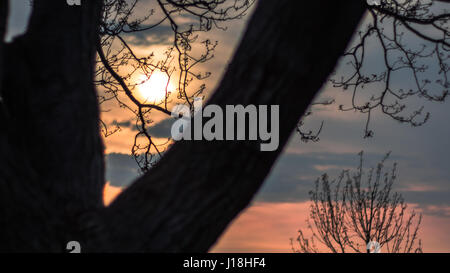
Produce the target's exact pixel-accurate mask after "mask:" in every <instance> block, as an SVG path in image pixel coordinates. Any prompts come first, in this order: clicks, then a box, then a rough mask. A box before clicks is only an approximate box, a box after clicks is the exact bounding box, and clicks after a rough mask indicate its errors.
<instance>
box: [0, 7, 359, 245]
mask: <svg viewBox="0 0 450 273" xmlns="http://www.w3.org/2000/svg"><path fill="white" fill-rule="evenodd" d="M5 2H6V1H4V0H2V2H1V3H2V5H1V6H0V10H1V11H2V12H0V14H2V13H3V3H5ZM100 2H101V1H82V5H81V6H80V7H69V6H67V5H66V4H65V1H60V0H35V1H34V8H33V13H32V17H31V21H30V25H29V29H28V31H27V33H26V34H25V35H23V36H21V37H19V38H17V39H15V40H14V42H12V43H11V44H6V45H5V44H4V43H1V50H0V64H1V66H0V75H2V78H3V82H2V84H1V90H3V91H2V97H3V98H4V102H3V103H2V105H1V107H2V109H4V110H5V111H3V112H1V114H0V115H1V116H0V119H1V120H5V123H4V124H2V127H3V128H2V130H1V133H0V166H1V167H0V198H1V199H0V213H1V215H0V217H1V218H0V251H55V252H57V251H64V249H65V246H66V243H67V242H68V241H71V240H78V241H80V242H81V245H82V250H83V251H93V252H98V251H107V252H113V251H120V252H131V251H163V252H177V251H195V252H202V251H207V250H208V249H209V248H210V247H211V246H212V245H213V244H214V242H215V241H216V240H217V238H218V237H219V236H220V234H221V233H222V232H223V230H224V229H225V228H226V227H227V225H228V224H229V223H230V221H231V220H232V219H233V218H234V217H235V216H236V215H237V214H238V213H239V212H240V211H242V210H243V209H244V208H245V207H246V206H247V205H248V204H249V202H250V201H251V199H252V197H253V196H254V195H255V193H256V192H257V191H258V189H259V188H260V186H261V184H262V182H263V181H264V178H265V177H266V176H267V174H268V173H269V171H270V169H271V167H272V165H273V164H274V162H275V160H276V158H277V157H278V155H279V154H280V153H281V151H282V148H283V147H284V146H285V144H286V142H287V140H288V138H289V136H290V134H291V132H292V131H293V130H294V128H295V127H296V125H297V122H298V120H299V119H300V117H301V116H302V114H303V113H304V112H305V110H306V109H307V107H308V105H309V104H310V102H311V101H312V99H313V98H314V96H315V95H316V94H317V92H318V91H319V90H320V88H321V86H322V85H323V84H324V82H325V81H326V79H327V77H328V75H329V74H330V73H331V72H332V70H333V68H334V66H335V64H336V62H337V60H338V58H339V56H340V54H341V53H342V52H343V51H344V49H345V47H346V45H347V43H348V42H349V40H350V38H351V35H352V34H353V32H354V30H355V28H356V27H357V24H358V22H359V20H360V18H361V16H362V14H363V13H364V7H365V3H364V2H365V1H361V0H351V1H326V0H317V1H290V0H278V1H260V2H259V3H258V6H257V7H256V10H255V13H254V15H253V17H252V18H251V20H250V23H249V26H248V29H247V30H246V32H245V34H244V36H243V40H242V41H241V43H240V45H239V48H238V50H237V52H236V54H235V56H234V57H233V61H232V62H231V64H230V65H229V67H228V70H227V72H226V73H225V76H224V78H223V79H222V81H221V83H220V85H219V87H218V88H217V90H216V91H215V93H214V95H213V97H212V98H211V100H210V102H209V103H213V104H218V105H221V106H224V105H227V104H232V105H236V104H243V105H248V104H256V105H261V104H265V105H274V104H278V105H280V145H279V149H278V150H277V151H275V152H260V151H259V143H256V142H231V141H219V142H203V141H196V142H179V143H177V144H175V145H174V146H173V147H172V148H171V149H170V150H169V151H168V152H167V154H166V155H165V156H164V157H163V158H162V160H161V161H160V162H159V163H158V164H157V165H156V166H155V167H154V168H153V169H152V170H151V171H150V172H148V173H147V174H145V175H144V176H142V177H140V178H139V179H138V180H137V181H135V182H134V183H133V185H132V186H130V187H129V188H127V189H126V190H125V191H124V192H123V193H122V194H121V195H120V196H119V197H118V198H117V199H116V201H114V202H113V203H112V204H111V205H110V206H109V207H103V205H102V202H101V200H102V196H101V195H102V187H103V186H104V176H103V175H104V167H103V145H102V142H101V139H100V136H99V130H98V115H99V114H98V105H97V100H96V96H95V89H94V87H93V85H92V80H93V65H94V58H95V54H94V49H95V44H96V39H97V28H98V23H99V22H98V19H99V17H100V16H99V13H100V10H101V3H100ZM4 20H5V17H2V18H0V23H1V22H3V21H4ZM0 25H1V24H0ZM1 29H2V28H0V30H1ZM1 34H2V33H1ZM2 57H3V60H4V62H3V63H1V58H2ZM0 79H1V78H0Z"/></svg>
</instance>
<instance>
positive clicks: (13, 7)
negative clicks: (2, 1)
mask: <svg viewBox="0 0 450 273" xmlns="http://www.w3.org/2000/svg"><path fill="white" fill-rule="evenodd" d="M9 3H10V7H9V10H10V12H9V17H8V29H7V32H6V37H5V40H6V41H8V42H9V41H11V40H12V39H13V38H14V37H15V36H17V35H21V34H23V33H25V31H26V29H27V25H28V19H29V17H30V14H31V1H30V0H14V1H9Z"/></svg>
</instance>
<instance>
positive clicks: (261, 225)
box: [7, 0, 450, 252]
mask: <svg viewBox="0 0 450 273" xmlns="http://www.w3.org/2000/svg"><path fill="white" fill-rule="evenodd" d="M10 2H11V4H12V7H11V17H10V18H9V32H8V38H7V39H8V40H11V39H12V37H14V36H16V35H20V33H23V32H24V31H25V29H26V22H27V18H28V14H29V12H30V7H29V1H28V0H14V1H10ZM247 19H248V16H247V17H245V18H244V19H241V20H238V21H233V22H231V23H228V24H227V25H226V26H227V30H226V31H222V30H213V31H211V32H210V33H209V34H208V37H209V38H211V40H217V41H219V45H218V47H217V49H216V52H215V58H214V59H212V60H211V61H209V62H208V63H206V64H205V65H204V66H202V67H201V69H203V70H204V71H211V72H212V76H211V77H210V78H209V79H207V80H206V84H207V92H208V93H211V92H213V90H214V87H215V86H216V84H217V82H218V81H219V80H220V77H221V75H222V73H223V71H224V69H225V68H226V66H227V63H228V62H229V61H230V58H231V56H232V53H233V50H234V49H235V48H236V46H237V44H238V42H239V39H240V36H241V34H242V31H243V30H244V28H245V25H246V22H247ZM169 31H170V29H168V28H167V27H164V26H163V27H161V29H158V30H157V31H156V32H152V33H142V34H140V35H136V36H133V37H128V39H129V41H130V43H131V44H132V45H133V46H135V47H136V48H137V49H138V51H139V52H142V53H147V52H150V51H155V52H157V53H158V52H160V51H161V49H163V48H165V45H166V44H167V41H168V39H169V37H170V36H169ZM414 42H416V43H417V41H414V40H411V41H410V43H414ZM324 54H325V53H324ZM371 54H372V56H371V59H372V60H373V63H372V66H373V67H377V65H378V64H377V61H376V60H377V59H379V57H380V56H379V53H377V51H376V50H373V51H372V53H371ZM377 54H378V55H377ZM345 69H346V68H345V63H344V62H341V65H340V66H339V67H338V69H337V71H338V72H342V71H344V72H345ZM430 76H432V75H430ZM410 81H411V79H409V78H407V77H404V76H401V77H399V79H398V80H397V83H396V84H398V85H399V86H402V85H405V86H407V85H408V83H409V82H410ZM299 89H301V87H299ZM320 97H325V98H335V99H336V101H337V102H336V103H335V104H333V105H330V106H326V107H316V108H314V112H313V115H312V116H311V117H309V118H308V119H307V120H306V122H307V126H308V127H309V128H312V129H314V128H318V127H319V126H320V123H321V122H322V121H323V122H324V127H323V130H322V132H321V134H320V141H319V142H317V143H312V142H309V143H304V142H302V141H301V139H300V137H299V135H297V134H295V133H294V134H293V135H292V136H291V139H290V141H289V144H288V145H287V146H286V147H285V149H284V151H283V154H282V155H281V156H280V158H279V159H278V160H277V163H276V164H275V166H274V167H273V169H272V171H271V173H270V175H269V177H268V178H267V179H266V181H265V183H264V185H263V187H262V189H261V190H260V192H259V193H258V194H257V195H256V197H255V198H254V200H253V201H252V204H251V206H249V207H248V208H247V209H246V210H245V211H243V212H242V213H241V214H240V215H239V216H238V217H237V218H236V219H235V220H234V221H233V222H232V223H231V224H230V226H229V227H228V229H227V230H226V232H225V233H224V234H223V235H222V237H221V238H220V239H219V240H218V242H217V243H216V245H215V246H214V247H213V249H212V251H213V252H291V251H292V250H291V247H290V238H295V237H296V234H297V230H298V229H300V228H301V229H305V228H306V223H305V219H306V218H307V216H308V213H309V212H308V208H309V197H308V192H309V191H310V190H311V189H313V186H314V181H315V180H316V179H317V178H318V177H319V176H321V175H322V174H323V173H325V172H326V173H328V174H329V176H330V177H336V176H337V175H338V174H339V173H340V171H341V170H343V169H355V168H356V167H357V164H358V160H359V157H358V153H359V152H360V151H364V159H365V162H364V166H365V167H373V166H375V164H376V163H377V162H378V161H380V160H381V159H382V158H383V156H384V155H385V154H386V153H387V152H391V156H390V158H389V160H388V161H387V164H386V167H391V166H392V164H393V163H394V162H397V163H398V179H397V181H396V182H395V184H394V190H396V191H397V192H399V193H401V194H402V195H403V197H404V198H405V200H406V201H407V203H408V204H409V207H410V208H413V209H415V210H416V211H418V212H420V213H422V215H423V222H422V225H421V229H420V237H421V238H422V241H423V247H424V251H425V252H450V235H449V234H448V230H450V168H449V166H450V155H449V152H450V141H449V139H450V123H449V117H450V107H449V106H450V105H449V102H445V103H433V104H430V103H425V102H423V101H421V100H417V101H413V102H411V105H422V104H424V105H425V107H426V108H425V110H426V111H428V112H430V114H431V119H430V120H429V121H428V122H427V123H425V124H424V125H423V126H421V127H411V126H409V125H407V124H400V123H398V122H396V121H394V120H392V119H391V118H389V117H386V116H383V115H381V114H379V113H375V114H374V115H373V117H372V121H371V129H372V130H373V131H374V133H375V134H374V137H372V138H364V137H363V136H364V126H365V117H364V116H363V115H361V114H358V113H355V112H341V111H338V109H337V108H338V105H339V104H340V103H343V104H348V101H349V99H350V97H349V92H343V91H342V90H341V89H338V88H334V87H332V86H331V85H326V86H324V88H323V90H322V91H321V95H320ZM102 109H103V110H105V112H103V113H102V120H103V121H105V122H106V123H108V124H111V125H114V124H120V125H121V131H120V132H117V133H115V134H114V135H112V136H110V137H108V138H106V139H105V144H106V153H107V155H106V162H107V173H106V178H107V181H108V184H107V187H106V188H105V201H106V202H110V201H111V200H112V199H113V198H114V196H115V195H117V194H119V193H120V191H121V189H122V188H123V187H126V186H127V185H129V184H130V183H131V182H132V181H133V179H134V178H136V177H137V176H138V175H139V173H138V167H137V165H136V163H135V162H134V160H133V159H132V158H131V157H130V156H129V153H130V149H131V145H132V141H133V140H132V138H133V134H134V133H135V131H134V130H135V129H134V126H133V123H131V122H130V120H129V119H130V115H129V114H127V113H125V112H124V111H123V110H122V109H120V108H119V107H117V105H114V104H108V105H102ZM106 110H107V111H106ZM170 124H171V123H170V121H169V120H166V119H165V117H164V116H162V115H159V116H158V115H155V117H154V123H152V125H151V129H150V132H151V133H152V134H153V135H154V136H155V137H157V138H159V139H161V140H164V139H165V138H167V137H168V136H169V132H170V131H169V130H170Z"/></svg>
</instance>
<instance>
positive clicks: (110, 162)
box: [106, 153, 139, 187]
mask: <svg viewBox="0 0 450 273" xmlns="http://www.w3.org/2000/svg"><path fill="white" fill-rule="evenodd" d="M138 176H139V171H138V165H137V163H136V161H134V159H133V157H132V156H130V155H126V154H118V153H111V154H108V155H106V180H107V181H109V182H110V184H111V186H115V187H125V186H128V185H129V184H130V183H131V182H132V181H133V180H134V179H136V178H137V177H138Z"/></svg>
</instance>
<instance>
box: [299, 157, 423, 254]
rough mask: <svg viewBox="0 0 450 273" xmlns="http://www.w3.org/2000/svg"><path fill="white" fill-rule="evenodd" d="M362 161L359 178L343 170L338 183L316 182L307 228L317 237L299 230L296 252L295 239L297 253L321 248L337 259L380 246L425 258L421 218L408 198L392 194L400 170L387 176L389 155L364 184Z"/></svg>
mask: <svg viewBox="0 0 450 273" xmlns="http://www.w3.org/2000/svg"><path fill="white" fill-rule="evenodd" d="M359 156H360V164H359V167H358V168H357V170H356V172H355V173H351V172H350V171H349V170H344V171H342V172H341V174H340V175H339V177H338V179H336V180H333V181H330V180H329V177H328V175H327V174H323V175H322V176H321V177H320V178H318V179H317V181H316V183H315V189H314V190H313V191H310V193H309V194H310V199H311V202H312V204H311V207H310V216H309V219H307V223H308V229H309V230H310V231H311V232H312V236H311V237H310V238H309V239H308V238H306V237H305V235H304V233H303V231H302V230H299V231H298V237H297V239H296V241H297V244H298V247H297V248H296V246H295V245H294V239H291V246H292V250H293V251H294V252H319V251H320V249H319V247H318V243H319V244H320V245H321V246H324V247H325V248H326V249H328V250H329V251H331V252H334V253H339V252H342V253H345V252H359V253H362V252H372V251H373V249H372V247H376V246H379V247H381V248H382V250H383V251H385V252H389V253H398V252H422V242H421V240H420V239H419V238H418V230H419V226H420V223H421V220H422V215H421V214H416V213H415V212H414V211H412V212H411V213H408V212H407V204H406V203H405V201H404V199H403V197H402V196H401V195H400V194H399V193H397V192H392V185H393V184H394V181H395V180H396V178H397V175H396V173H397V164H396V163H394V165H393V168H392V170H387V171H384V164H385V161H386V160H387V158H388V157H389V153H388V154H387V155H386V156H385V157H384V158H383V160H381V162H380V163H378V165H377V167H376V169H374V168H371V169H370V170H369V172H368V174H367V179H366V182H365V183H363V177H365V175H364V171H363V153H362V152H361V153H359ZM371 242H372V243H371Z"/></svg>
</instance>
